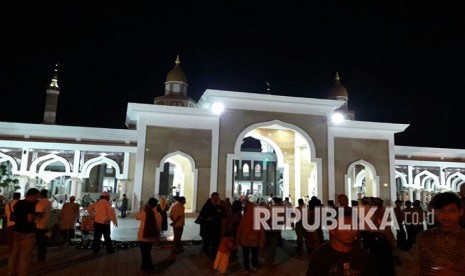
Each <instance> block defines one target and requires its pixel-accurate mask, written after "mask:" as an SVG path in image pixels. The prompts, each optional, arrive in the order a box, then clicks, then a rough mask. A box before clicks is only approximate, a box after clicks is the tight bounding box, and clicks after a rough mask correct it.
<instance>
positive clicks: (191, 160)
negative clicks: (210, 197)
mask: <svg viewBox="0 0 465 276" xmlns="http://www.w3.org/2000/svg"><path fill="white" fill-rule="evenodd" d="M176 155H181V156H182V157H184V158H186V159H187V160H189V162H190V163H191V168H192V172H194V169H195V168H196V166H195V160H194V158H192V156H190V155H189V154H187V153H185V152H182V151H179V150H178V151H175V152H171V153H168V154H167V155H165V156H164V157H163V158H162V159H161V161H160V168H162V169H161V171H160V172H163V165H164V164H165V163H166V162H167V160H168V159H170V158H171V157H174V156H176Z"/></svg>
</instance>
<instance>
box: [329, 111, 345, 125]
mask: <svg viewBox="0 0 465 276" xmlns="http://www.w3.org/2000/svg"><path fill="white" fill-rule="evenodd" d="M345 120H346V119H345V117H344V115H342V113H340V112H336V113H334V114H333V116H332V117H331V121H332V122H333V123H335V124H340V123H342V122H344V121H345Z"/></svg>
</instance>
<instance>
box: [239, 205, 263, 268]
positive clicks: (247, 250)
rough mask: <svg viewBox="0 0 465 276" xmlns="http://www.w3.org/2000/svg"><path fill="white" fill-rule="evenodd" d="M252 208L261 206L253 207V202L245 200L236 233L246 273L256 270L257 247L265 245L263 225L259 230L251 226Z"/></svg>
mask: <svg viewBox="0 0 465 276" xmlns="http://www.w3.org/2000/svg"><path fill="white" fill-rule="evenodd" d="M254 208H261V207H255V205H254V204H253V202H247V206H246V211H245V213H244V216H243V217H242V220H241V223H240V224H239V227H238V228H237V233H236V241H237V246H241V247H242V256H243V261H244V269H245V271H246V273H249V272H250V271H255V270H257V267H258V249H259V248H262V247H263V246H264V245H265V231H264V229H263V227H262V226H261V229H260V230H255V229H254V228H253V215H254ZM250 254H252V267H251V266H250V257H249V256H250Z"/></svg>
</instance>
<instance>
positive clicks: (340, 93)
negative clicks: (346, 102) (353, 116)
mask: <svg viewBox="0 0 465 276" xmlns="http://www.w3.org/2000/svg"><path fill="white" fill-rule="evenodd" d="M334 79H335V80H336V81H335V82H334V84H333V86H332V87H331V89H330V90H329V93H328V98H330V99H335V98H338V97H345V98H348V97H349V93H347V89H346V88H345V87H344V85H342V84H341V82H340V80H341V78H340V77H339V73H337V72H336V77H335V78H334Z"/></svg>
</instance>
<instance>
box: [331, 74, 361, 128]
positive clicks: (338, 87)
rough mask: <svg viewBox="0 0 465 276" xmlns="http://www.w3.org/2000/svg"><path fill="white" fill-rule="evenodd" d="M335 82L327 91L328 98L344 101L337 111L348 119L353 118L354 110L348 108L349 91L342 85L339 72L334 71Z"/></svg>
mask: <svg viewBox="0 0 465 276" xmlns="http://www.w3.org/2000/svg"><path fill="white" fill-rule="evenodd" d="M334 80H335V82H334V84H333V86H332V87H331V89H330V90H329V93H328V99H331V100H339V101H344V102H345V103H344V104H343V105H342V106H341V107H340V108H339V111H341V112H342V113H344V116H345V117H346V118H347V119H349V120H355V112H354V111H352V110H349V93H347V89H346V88H345V87H344V85H342V83H341V78H340V77H339V73H338V72H336V77H335V78H334Z"/></svg>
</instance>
